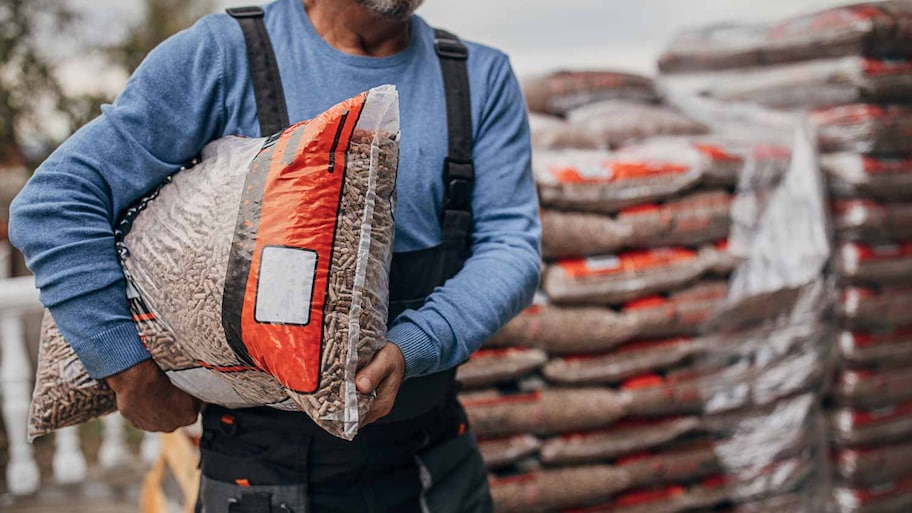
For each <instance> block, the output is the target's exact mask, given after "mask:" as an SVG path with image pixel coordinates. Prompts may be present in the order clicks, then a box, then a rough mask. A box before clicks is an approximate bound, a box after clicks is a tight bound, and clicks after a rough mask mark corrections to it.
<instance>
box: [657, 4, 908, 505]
mask: <svg viewBox="0 0 912 513" xmlns="http://www.w3.org/2000/svg"><path fill="white" fill-rule="evenodd" d="M660 67H661V68H662V70H663V71H664V72H666V73H669V74H675V75H674V76H672V77H671V80H679V81H680V80H681V78H679V77H681V75H678V74H686V80H689V81H690V83H691V87H694V88H695V89H696V90H697V91H699V92H700V93H702V94H703V95H705V96H708V97H712V98H715V99H719V100H725V101H739V102H750V103H756V104H759V105H763V106H766V107H772V108H776V109H784V110H808V111H810V114H809V119H810V121H811V123H812V124H813V125H814V127H815V129H816V133H817V140H818V145H819V149H820V151H821V153H822V155H821V157H820V166H821V168H822V171H823V172H824V174H825V175H826V178H827V182H828V186H829V192H830V195H831V210H832V211H831V214H832V220H833V223H832V224H833V228H834V232H835V242H834V245H835V247H836V252H835V259H834V271H835V274H836V279H837V281H838V283H839V287H840V291H839V297H840V299H839V304H838V309H837V311H838V321H837V323H838V327H839V330H840V333H839V336H838V338H837V340H836V341H835V346H836V350H835V351H836V353H838V357H839V361H838V365H837V367H836V372H835V376H834V382H833V384H832V389H831V393H830V399H829V413H828V417H829V420H830V426H831V429H830V433H831V435H830V436H831V442H832V445H833V454H834V458H833V467H834V473H835V475H836V481H835V488H834V493H833V497H834V502H835V504H836V508H837V510H838V511H840V512H843V513H849V512H878V513H881V512H884V513H886V512H905V511H909V509H910V508H912V442H910V440H912V438H910V436H912V313H910V312H912V310H910V307H912V286H910V285H912V105H910V102H912V2H902V1H889V2H879V3H866V4H857V5H852V6H848V7H842V8H836V9H829V10H826V11H822V12H818V13H814V14H810V15H806V16H801V17H797V18H793V19H789V20H785V21H782V22H779V23H775V24H772V25H765V26H753V27H733V26H725V27H711V28H709V29H704V30H698V31H691V32H687V33H684V34H682V35H681V36H679V38H678V40H677V41H675V42H674V43H673V44H672V45H671V50H669V51H668V52H667V53H666V54H665V55H664V56H663V57H662V59H661V62H660ZM735 68H737V69H735ZM693 84H697V85H696V86H694V85H693Z"/></svg>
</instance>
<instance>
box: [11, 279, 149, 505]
mask: <svg viewBox="0 0 912 513" xmlns="http://www.w3.org/2000/svg"><path fill="white" fill-rule="evenodd" d="M41 310H42V308H41V303H39V301H38V291H37V290H36V289H35V286H34V280H33V278H32V277H25V278H13V279H5V280H4V279H0V403H2V413H3V421H4V424H5V425H6V430H7V438H8V440H9V450H8V454H9V463H8V464H7V467H6V482H7V487H8V488H9V492H10V493H11V494H13V495H26V494H30V493H33V492H36V491H37V490H38V488H39V487H40V485H41V480H42V476H41V474H40V471H39V468H38V465H37V463H36V462H35V455H34V451H33V450H32V446H31V445H29V444H28V442H27V441H26V422H27V418H28V409H29V403H30V401H31V397H32V379H33V376H34V374H33V371H32V365H31V361H30V359H29V348H28V345H27V339H26V336H25V329H24V321H23V317H24V316H26V315H32V314H35V313H38V312H41ZM102 422H103V426H104V431H103V435H102V436H103V438H102V443H101V447H100V449H99V453H98V461H99V464H100V465H101V466H102V467H105V468H114V467H117V466H119V465H122V464H124V463H127V462H128V461H130V460H132V459H133V458H134V455H131V454H129V452H128V450H127V446H126V444H125V442H124V424H123V420H122V419H121V417H120V416H119V415H116V414H115V415H111V416H108V417H106V418H105V419H103V421H102ZM54 436H55V439H54V459H53V476H52V477H53V479H54V481H55V482H57V483H61V484H63V483H79V482H82V481H83V480H85V478H86V459H85V456H84V455H83V453H82V449H81V448H80V443H79V432H78V430H77V429H76V428H66V429H61V430H60V431H58V432H57V433H56V434H55V435H54ZM141 452H142V457H143V459H144V460H146V461H152V460H154V459H155V458H156V457H157V456H158V437H157V436H154V435H147V436H146V437H145V438H144V439H143V446H142V451H141Z"/></svg>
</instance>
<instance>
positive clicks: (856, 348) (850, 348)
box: [838, 326, 912, 367]
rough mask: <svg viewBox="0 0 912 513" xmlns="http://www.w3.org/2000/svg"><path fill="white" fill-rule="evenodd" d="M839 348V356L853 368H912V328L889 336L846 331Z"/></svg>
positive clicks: (841, 335)
mask: <svg viewBox="0 0 912 513" xmlns="http://www.w3.org/2000/svg"><path fill="white" fill-rule="evenodd" d="M838 347H839V356H840V357H841V358H842V359H843V360H844V361H845V362H847V363H848V364H850V365H856V366H870V367H895V366H904V365H912V326H907V327H904V328H902V329H896V330H893V331H886V332H880V331H876V332H872V333H865V332H859V331H843V332H842V333H841V334H840V335H839V343H838Z"/></svg>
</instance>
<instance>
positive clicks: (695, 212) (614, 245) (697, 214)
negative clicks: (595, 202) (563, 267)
mask: <svg viewBox="0 0 912 513" xmlns="http://www.w3.org/2000/svg"><path fill="white" fill-rule="evenodd" d="M731 200H732V198H731V196H730V195H729V194H728V193H726V192H724V191H711V192H699V193H694V194H691V195H689V196H685V197H683V198H680V199H675V200H671V201H668V202H666V203H661V204H658V203H646V204H643V205H638V206H635V207H628V208H626V209H624V210H621V211H620V212H619V213H618V214H617V215H616V216H615V217H611V216H607V215H599V214H590V213H584V212H563V211H559V210H550V209H546V210H543V211H542V213H541V222H542V255H543V256H544V257H545V258H560V257H570V256H588V255H599V254H602V255H604V254H606V253H613V252H615V251H617V250H618V249H621V248H625V247H656V246H673V245H689V246H692V245H698V244H704V243H708V242H713V241H716V240H719V239H724V238H725V237H727V236H728V231H729V228H730V226H731V212H730V210H731Z"/></svg>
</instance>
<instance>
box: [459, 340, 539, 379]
mask: <svg viewBox="0 0 912 513" xmlns="http://www.w3.org/2000/svg"><path fill="white" fill-rule="evenodd" d="M546 361H548V355H547V354H545V352H544V351H542V350H541V349H529V348H522V347H509V348H504V349H480V350H478V351H476V352H474V353H472V356H470V357H469V361H467V362H465V363H464V364H462V365H460V366H459V369H458V370H457V371H456V379H457V380H458V381H459V382H460V383H462V385H463V386H465V387H467V388H478V387H486V386H491V385H495V384H497V383H503V382H505V381H513V380H516V379H519V378H521V377H523V376H525V375H526V374H529V373H530V372H532V371H534V370H536V369H538V368H539V367H541V366H542V365H543V364H544V363H545V362H546Z"/></svg>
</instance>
